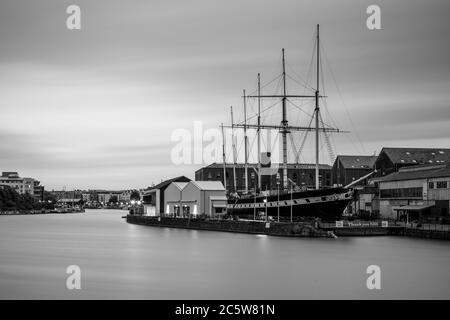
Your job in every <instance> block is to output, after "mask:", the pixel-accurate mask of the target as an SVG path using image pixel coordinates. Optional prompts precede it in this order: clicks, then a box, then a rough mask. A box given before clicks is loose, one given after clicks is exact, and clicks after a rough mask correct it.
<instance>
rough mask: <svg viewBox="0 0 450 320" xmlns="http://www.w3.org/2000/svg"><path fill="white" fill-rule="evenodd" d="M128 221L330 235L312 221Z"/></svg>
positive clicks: (138, 218)
mask: <svg viewBox="0 0 450 320" xmlns="http://www.w3.org/2000/svg"><path fill="white" fill-rule="evenodd" d="M126 219H127V222H128V223H134V224H140V225H146V226H153V227H170V228H183V229H195V230H209V231H225V232H239V233H250V234H266V235H273V236H287V237H322V238H323V237H330V236H331V235H330V233H329V232H327V231H325V230H319V229H316V228H315V227H314V226H313V225H312V224H311V223H307V222H294V223H283V222H280V223H277V222H270V223H265V222H260V221H234V220H202V219H191V220H189V219H180V218H167V217H148V216H137V215H136V216H135V215H128V216H127V217H126Z"/></svg>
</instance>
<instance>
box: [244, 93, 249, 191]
mask: <svg viewBox="0 0 450 320" xmlns="http://www.w3.org/2000/svg"><path fill="white" fill-rule="evenodd" d="M243 93H244V153H245V154H244V174H245V193H248V150H247V103H246V101H245V89H244V91H243Z"/></svg>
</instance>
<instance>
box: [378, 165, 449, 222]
mask: <svg viewBox="0 0 450 320" xmlns="http://www.w3.org/2000/svg"><path fill="white" fill-rule="evenodd" d="M376 181H377V183H378V186H379V210H380V214H381V216H382V217H384V218H391V219H399V220H405V221H408V222H410V221H413V220H421V221H424V220H428V221H433V222H445V221H449V204H450V165H449V164H435V165H419V166H411V167H403V168H400V169H399V171H398V172H395V173H392V174H389V175H387V176H384V177H381V178H378V179H376Z"/></svg>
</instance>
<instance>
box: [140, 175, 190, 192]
mask: <svg viewBox="0 0 450 320" xmlns="http://www.w3.org/2000/svg"><path fill="white" fill-rule="evenodd" d="M189 181H191V179H189V178H187V177H185V176H179V177H175V178H172V179H168V180H165V181H162V182H160V183H158V184H157V185H156V186H153V187H150V188H148V189H147V190H145V191H150V190H155V189H165V188H167V186H168V185H169V184H171V183H172V182H189Z"/></svg>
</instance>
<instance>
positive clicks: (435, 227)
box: [406, 223, 450, 232]
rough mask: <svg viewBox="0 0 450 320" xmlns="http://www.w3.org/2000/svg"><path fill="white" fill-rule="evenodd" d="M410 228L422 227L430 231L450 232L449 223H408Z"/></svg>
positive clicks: (421, 228)
mask: <svg viewBox="0 0 450 320" xmlns="http://www.w3.org/2000/svg"><path fill="white" fill-rule="evenodd" d="M406 227H407V228H409V229H420V230H429V231H446V232H450V225H448V224H435V223H423V224H418V223H408V224H407V225H406Z"/></svg>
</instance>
